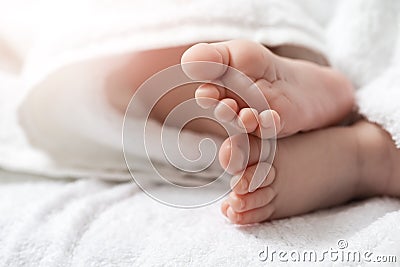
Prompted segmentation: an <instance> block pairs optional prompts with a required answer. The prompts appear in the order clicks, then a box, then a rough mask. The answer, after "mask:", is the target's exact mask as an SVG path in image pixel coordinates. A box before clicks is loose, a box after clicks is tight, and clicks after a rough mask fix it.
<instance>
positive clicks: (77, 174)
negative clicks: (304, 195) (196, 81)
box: [0, 0, 400, 266]
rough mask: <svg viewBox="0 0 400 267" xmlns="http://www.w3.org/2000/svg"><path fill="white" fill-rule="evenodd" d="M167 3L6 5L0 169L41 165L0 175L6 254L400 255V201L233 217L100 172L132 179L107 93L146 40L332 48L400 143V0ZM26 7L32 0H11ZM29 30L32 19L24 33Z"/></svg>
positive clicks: (0, 47) (220, 258) (150, 259)
mask: <svg viewBox="0 0 400 267" xmlns="http://www.w3.org/2000/svg"><path fill="white" fill-rule="evenodd" d="M53 2H54V1H53ZM166 2H167V1H158V2H157V3H155V2H154V1H152V2H151V3H150V2H149V3H144V2H143V1H140V2H139V1H121V2H120V3H119V4H118V5H117V4H114V3H115V2H114V1H68V2H66V3H63V4H60V3H56V4H55V3H53V4H51V3H47V1H41V2H40V4H39V3H36V5H35V3H34V2H29V3H30V5H32V6H31V8H27V10H29V12H27V13H20V17H18V16H15V15H14V14H15V13H13V9H12V8H10V9H11V10H8V9H7V8H3V9H1V11H0V12H3V13H2V14H1V16H0V22H1V23H0V63H1V64H0V68H1V70H3V71H2V72H1V73H0V129H1V131H0V166H1V167H2V168H5V169H8V170H12V171H16V172H25V173H30V175H26V176H23V179H24V180H25V179H28V180H29V181H28V182H26V181H20V179H18V178H17V177H16V175H15V174H10V173H2V174H1V175H0V179H1V181H3V182H2V184H1V185H0V191H1V194H0V198H1V201H0V212H1V214H2V216H1V217H0V247H1V249H0V259H1V260H0V265H2V266H3V265H34V266H37V265H42V266H47V265H49V264H51V265H61V266H65V265H71V264H73V265H82V266H86V265H89V264H92V265H95V266H98V265H100V266H101V265H109V264H118V265H129V266H130V265H131V264H133V263H136V264H137V265H142V264H160V263H166V264H170V265H175V264H176V265H187V264H190V263H193V264H196V265H203V264H209V265H222V264H224V263H226V262H227V261H230V262H233V263H237V264H238V265H248V264H255V263H259V262H260V261H259V259H258V253H259V251H260V250H261V249H263V248H264V245H268V246H271V248H272V249H276V250H279V249H284V250H288V251H289V250H293V249H299V250H306V249H315V250H317V251H322V250H324V249H329V248H331V247H333V248H337V244H336V243H337V241H338V240H339V239H346V240H347V241H348V243H349V248H351V249H352V250H361V251H364V250H367V249H368V250H371V251H373V252H374V254H375V255H378V254H381V255H397V256H400V248H399V247H398V246H396V245H395V244H398V242H399V241H400V228H399V227H398V223H397V222H398V221H399V219H400V214H399V212H397V210H398V209H399V207H400V202H399V201H398V200H391V199H373V200H369V201H366V202H361V203H355V204H352V205H349V206H346V207H343V208H337V209H333V210H328V211H323V212H318V213H314V214H311V215H306V216H301V217H298V218H293V219H288V220H282V221H277V222H273V223H268V224H263V225H259V226H251V227H235V226H232V225H231V224H229V223H227V222H225V221H224V220H223V218H222V217H221V216H220V215H219V209H218V207H217V205H212V206H209V207H207V208H203V209H197V210H189V211H188V210H178V209H172V208H168V207H165V206H163V205H161V204H159V203H156V202H154V201H152V200H151V199H149V198H148V197H147V196H146V195H145V194H144V193H143V192H141V191H139V190H138V189H137V188H136V187H135V185H133V184H131V183H127V184H120V185H118V184H114V183H111V182H105V181H102V180H117V181H121V180H123V181H126V180H128V179H129V178H130V176H129V175H128V174H127V172H126V166H125V165H124V161H123V157H122V153H121V123H122V115H121V114H119V113H118V112H116V111H115V110H113V109H112V108H111V107H110V106H108V104H107V102H106V101H104V94H103V93H104V90H105V83H104V80H105V79H106V77H108V75H109V74H110V73H113V72H115V71H116V70H118V69H120V68H123V67H124V66H125V64H127V62H129V61H130V60H134V55H135V52H136V51H138V50H144V49H153V48H159V47H167V46H175V45H182V44H188V43H193V42H198V41H203V40H209V41H213V40H220V39H232V38H249V39H253V40H257V41H260V42H263V43H265V44H267V45H279V44H283V43H290V44H296V45H302V46H306V47H309V48H312V49H314V50H317V51H320V52H323V53H324V52H326V54H327V56H329V59H330V61H331V62H332V63H333V65H334V66H335V67H337V68H339V69H340V70H341V71H343V72H345V73H346V74H347V75H349V76H350V77H351V78H352V80H353V81H354V83H355V84H356V85H357V88H358V91H357V100H358V106H359V109H360V111H361V113H362V114H363V115H365V116H366V117H367V118H368V119H370V120H372V121H375V122H377V123H379V124H381V125H382V126H383V127H384V128H385V129H386V130H388V131H389V132H390V133H391V134H392V137H393V139H394V141H395V142H396V144H397V145H398V146H400V123H399V120H400V111H399V110H400V109H399V108H398V107H399V106H398V99H399V97H400V88H399V87H400V83H399V82H398V80H397V76H398V75H399V73H400V67H399V66H400V65H399V63H398V62H400V61H399V60H400V45H399V44H400V39H399V36H400V30H399V28H400V27H399V23H400V20H399V15H400V9H399V2H398V1H395V0H393V1H390V0H386V1H381V0H363V1H361V0H352V1H343V2H337V5H332V6H329V4H327V5H328V6H325V4H322V1H310V0H304V2H303V5H301V6H300V5H298V3H299V2H298V1H251V2H243V1H225V2H221V7H223V6H222V5H223V4H226V5H227V6H225V7H223V8H225V9H222V8H221V9H220V8H210V7H214V5H215V1H201V2H198V1H186V2H185V3H186V4H185V5H182V1H178V0H175V1H168V3H166ZM94 3H96V4H94ZM21 4H27V3H26V1H23V0H21V1H14V2H13V4H10V3H8V4H7V5H6V6H7V7H12V5H15V6H17V7H18V5H21ZM3 5H4V4H3ZM48 5H56V6H53V8H52V9H51V10H52V12H53V13H51V14H50V13H48V12H43V11H46V10H50V9H49V6H48ZM15 6H14V8H15ZM133 6H134V8H133ZM177 6H179V8H182V9H183V10H182V12H176V10H177V9H176V8H177ZM14 10H15V9H14ZM60 10H61V11H60ZM313 10H314V11H313ZM315 10H318V12H315ZM150 11H151V12H150ZM14 12H15V11H14ZM32 14H33V15H32ZM88 14H90V16H89V15H88ZM34 17H39V18H40V19H39V20H34V19H33V18H34ZM88 17H90V18H91V20H90V21H88ZM21 18H30V19H25V20H23V19H21ZM196 18H197V20H196ZM205 18H206V19H205ZM216 21H224V22H225V23H221V24H215V23H216ZM26 22H29V24H26ZM216 25H221V26H220V27H218V26H216ZM282 25H283V26H282ZM145 26H146V27H145ZM26 28H31V29H33V30H32V31H30V32H28V33H29V34H24V35H18V33H19V31H18V29H26ZM324 33H326V34H324ZM122 84H123V85H125V84H124V83H123V81H122ZM49 98H50V99H49ZM71 107H74V108H71ZM17 110H19V111H20V113H19V114H18V113H17ZM21 120H22V121H23V122H24V128H21V125H20V124H19V121H21ZM82 121H84V123H85V124H83V123H82ZM88 122H90V124H89V123H88ZM154 127H156V126H154ZM66 133H67V134H68V135H67V136H66V135H65V134H66ZM99 133H100V134H99ZM188 134H189V135H190V133H188ZM189 137H190V138H189V139H190V140H192V141H193V140H200V139H201V136H195V135H190V136H189ZM28 140H29V141H31V142H32V143H33V144H34V145H35V146H34V147H33V146H32V145H31V143H30V142H29V141H28ZM129 152H130V153H133V154H134V153H135V151H129ZM152 156H154V157H155V158H156V159H158V160H160V161H162V160H163V158H162V156H160V155H158V154H157V153H154V154H152ZM137 157H138V160H140V155H137ZM161 165H162V166H164V167H165V168H167V167H168V166H167V165H166V164H165V162H164V163H162V164H161ZM136 171H138V172H146V170H141V169H140V168H138V169H137V170H136ZM31 174H35V175H36V176H32V175H31ZM176 175H177V176H179V174H178V173H176ZM44 177H52V178H55V177H57V178H82V177H85V178H94V179H89V180H82V181H70V180H59V181H54V180H43V179H41V178H44ZM35 180H37V181H36V182H34V181H35ZM160 190H162V189H160ZM171 248H174V249H171ZM399 260H400V259H398V261H399ZM304 265H307V264H304ZM327 265H330V262H327Z"/></svg>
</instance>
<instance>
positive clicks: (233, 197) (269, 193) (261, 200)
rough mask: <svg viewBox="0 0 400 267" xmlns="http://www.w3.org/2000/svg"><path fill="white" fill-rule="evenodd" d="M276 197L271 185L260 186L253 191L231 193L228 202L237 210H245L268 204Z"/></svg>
mask: <svg viewBox="0 0 400 267" xmlns="http://www.w3.org/2000/svg"><path fill="white" fill-rule="evenodd" d="M274 197H275V191H274V190H273V189H272V188H271V187H264V188H260V189H258V190H257V191H255V192H253V193H248V194H245V195H237V194H235V193H233V192H232V193H230V195H229V198H228V203H229V205H230V207H231V208H232V209H233V211H235V212H245V211H249V210H253V209H257V208H261V207H264V206H266V205H268V204H269V203H270V202H271V201H272V200H273V199H274Z"/></svg>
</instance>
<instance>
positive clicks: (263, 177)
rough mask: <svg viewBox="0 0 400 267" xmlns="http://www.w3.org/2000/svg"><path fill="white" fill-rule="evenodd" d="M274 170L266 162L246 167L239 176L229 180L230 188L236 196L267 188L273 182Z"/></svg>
mask: <svg viewBox="0 0 400 267" xmlns="http://www.w3.org/2000/svg"><path fill="white" fill-rule="evenodd" d="M275 173H276V172H275V168H274V167H273V166H272V165H270V164H269V163H267V162H260V163H258V164H255V165H252V166H250V167H248V168H247V169H246V170H245V171H244V172H243V173H242V174H241V175H235V176H234V177H232V180H231V188H232V190H233V192H235V193H236V194H240V195H243V194H247V193H249V192H254V191H255V190H256V189H257V188H262V187H266V186H269V185H271V184H272V183H273V181H274V180H275Z"/></svg>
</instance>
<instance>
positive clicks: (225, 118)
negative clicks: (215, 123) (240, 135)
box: [214, 98, 239, 122]
mask: <svg viewBox="0 0 400 267" xmlns="http://www.w3.org/2000/svg"><path fill="white" fill-rule="evenodd" d="M238 109H239V107H238V104H237V102H236V101H235V100H233V99H231V98H225V99H222V100H221V101H220V102H219V103H218V105H217V107H216V108H215V111H214V115H215V117H216V118H217V120H219V121H221V122H230V121H232V120H233V119H235V118H236V117H237V112H238Z"/></svg>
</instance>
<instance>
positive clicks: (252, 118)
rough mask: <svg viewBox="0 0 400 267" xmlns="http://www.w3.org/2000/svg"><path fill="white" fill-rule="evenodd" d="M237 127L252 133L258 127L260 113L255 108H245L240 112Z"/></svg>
mask: <svg viewBox="0 0 400 267" xmlns="http://www.w3.org/2000/svg"><path fill="white" fill-rule="evenodd" d="M237 125H238V126H239V127H240V128H244V129H245V130H246V132H247V133H252V132H254V131H255V130H256V129H257V126H258V112H257V110H255V109H253V108H243V109H241V110H240V112H239V116H238V118H237Z"/></svg>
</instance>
